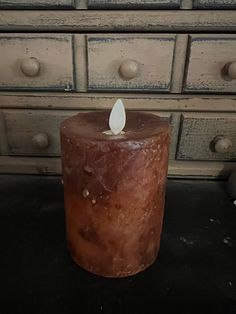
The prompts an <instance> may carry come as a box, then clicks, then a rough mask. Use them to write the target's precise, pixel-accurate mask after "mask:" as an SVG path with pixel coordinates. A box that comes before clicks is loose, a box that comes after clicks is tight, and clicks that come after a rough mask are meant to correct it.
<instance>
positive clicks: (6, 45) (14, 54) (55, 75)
mask: <svg viewBox="0 0 236 314" xmlns="http://www.w3.org/2000/svg"><path fill="white" fill-rule="evenodd" d="M0 51H1V56H4V58H3V57H1V58H0V89H5V90H6V89H38V90H68V91H69V90H72V89H73V88H74V77H73V76H74V75H73V56H72V36H71V35H57V34H40V35H38V34H1V35H0ZM32 58H33V60H34V62H37V63H38V67H39V71H38V73H34V76H31V74H30V73H29V74H30V75H28V73H26V72H25V73H24V71H23V68H22V66H23V65H24V64H25V62H28V60H32ZM35 60H36V61H35ZM32 67H34V64H33V65H32V64H31V65H30V67H28V68H26V70H27V71H31V70H32ZM26 70H25V71H26Z"/></svg>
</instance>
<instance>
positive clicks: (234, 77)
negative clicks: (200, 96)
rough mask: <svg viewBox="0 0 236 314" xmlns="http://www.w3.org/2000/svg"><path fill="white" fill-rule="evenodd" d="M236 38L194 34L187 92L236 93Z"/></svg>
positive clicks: (186, 83)
mask: <svg viewBox="0 0 236 314" xmlns="http://www.w3.org/2000/svg"><path fill="white" fill-rule="evenodd" d="M235 51H236V35H222V36H221V35H196V36H195V35H194V36H191V37H190V51H189V60H188V62H187V63H188V67H187V75H186V81H185V87H184V90H185V91H186V92H222V93H225V92H229V93H234V92H236V54H235Z"/></svg>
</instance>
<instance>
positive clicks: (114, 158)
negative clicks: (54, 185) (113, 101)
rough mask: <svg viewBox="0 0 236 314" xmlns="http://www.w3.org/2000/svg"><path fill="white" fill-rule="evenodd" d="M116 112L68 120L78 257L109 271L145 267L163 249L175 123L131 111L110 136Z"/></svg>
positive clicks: (71, 217)
mask: <svg viewBox="0 0 236 314" xmlns="http://www.w3.org/2000/svg"><path fill="white" fill-rule="evenodd" d="M108 119H109V112H91V113H81V114H78V115H76V116H74V117H72V118H69V119H67V120H65V121H64V122H63V123H62V125H61V146H62V165H63V179H64V193H65V194H64V196H65V209H66V230H67V240H68V244H69V249H70V252H71V255H72V258H73V259H74V261H75V262H76V263H77V264H79V265H80V266H82V267H84V268H85V269H87V270H89V271H90V272H93V273H95V274H99V275H102V276H107V277H124V276H129V275H133V274H135V273H138V272H139V271H141V270H143V269H145V268H146V267H148V266H149V265H151V264H152V263H153V262H154V260H155V259H156V257H157V253H158V250H159V245H160V234H161V228H162V218H163V209H164V194H165V182H166V174H167V164H168V146H169V124H168V122H166V121H165V120H163V119H161V118H159V117H157V116H155V115H152V114H145V113H139V112H130V111H128V112H127V124H126V127H125V129H124V131H125V134H123V135H118V136H111V135H106V134H104V133H102V132H103V131H106V130H107V129H108Z"/></svg>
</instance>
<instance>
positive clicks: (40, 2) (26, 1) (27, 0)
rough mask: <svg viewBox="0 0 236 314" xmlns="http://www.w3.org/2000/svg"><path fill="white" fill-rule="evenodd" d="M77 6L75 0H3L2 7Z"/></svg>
mask: <svg viewBox="0 0 236 314" xmlns="http://www.w3.org/2000/svg"><path fill="white" fill-rule="evenodd" d="M73 7H75V3H74V0H33V1H32V0H23V1H22V0H20V1H19V0H1V2H0V8H1V9H14V10H17V9H40V8H44V9H46V8H49V9H67V8H73Z"/></svg>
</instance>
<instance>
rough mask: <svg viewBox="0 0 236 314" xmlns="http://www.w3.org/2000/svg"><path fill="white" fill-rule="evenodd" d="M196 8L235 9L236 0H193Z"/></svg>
mask: <svg viewBox="0 0 236 314" xmlns="http://www.w3.org/2000/svg"><path fill="white" fill-rule="evenodd" d="M193 7H194V8H195V9H227V10H229V9H235V8H236V0H193Z"/></svg>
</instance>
